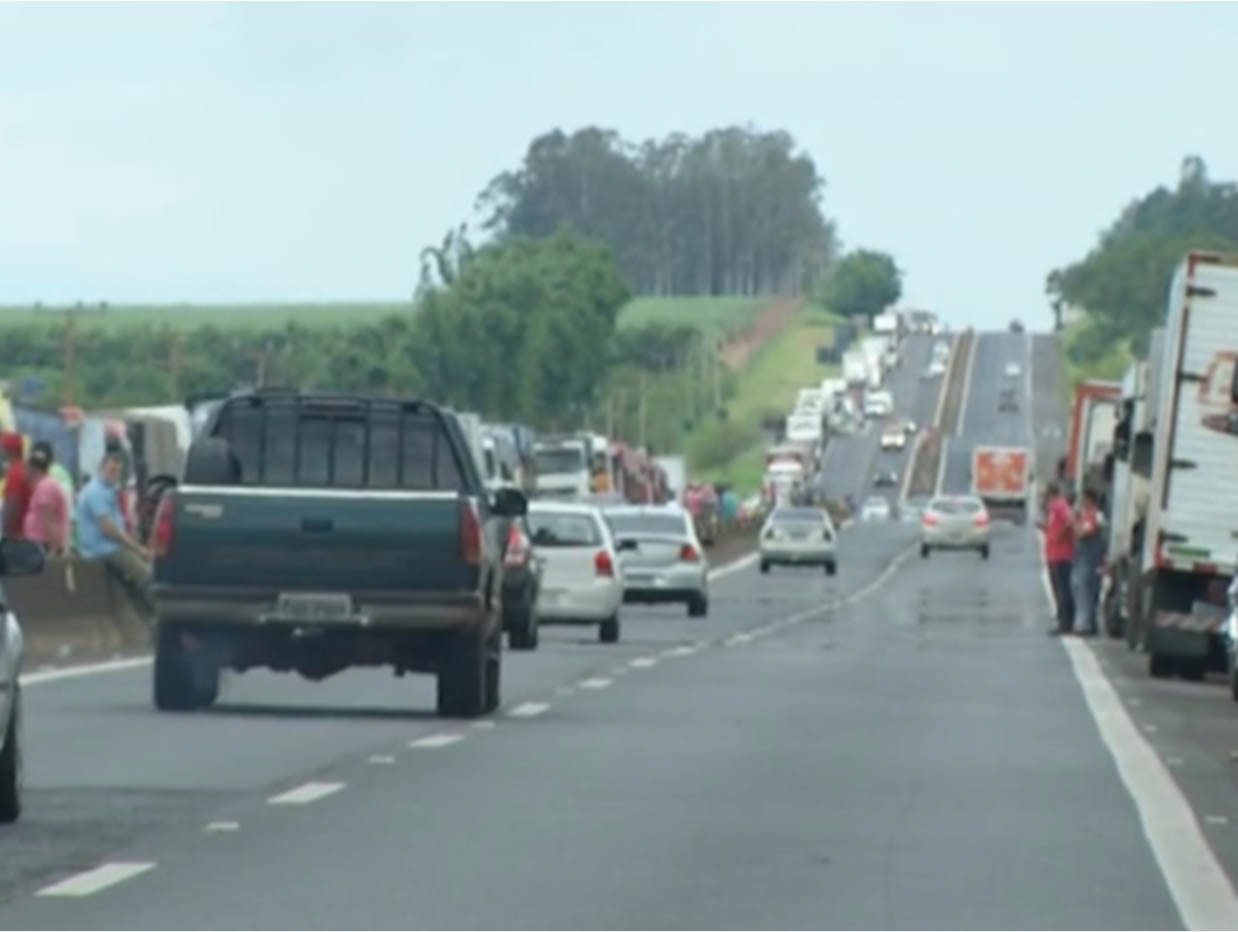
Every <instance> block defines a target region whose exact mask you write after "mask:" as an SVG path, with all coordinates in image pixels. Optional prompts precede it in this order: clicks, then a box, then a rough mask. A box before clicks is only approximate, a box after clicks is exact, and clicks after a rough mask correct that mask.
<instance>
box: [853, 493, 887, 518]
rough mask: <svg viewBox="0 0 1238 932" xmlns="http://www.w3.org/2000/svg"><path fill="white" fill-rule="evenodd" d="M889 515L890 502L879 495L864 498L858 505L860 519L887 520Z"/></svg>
mask: <svg viewBox="0 0 1238 932" xmlns="http://www.w3.org/2000/svg"><path fill="white" fill-rule="evenodd" d="M890 517H891V511H890V502H889V500H888V499H885V498H882V497H881V496H880V495H874V496H872V497H871V498H866V499H865V500H864V504H863V505H862V506H861V507H860V520H861V521H889V520H890Z"/></svg>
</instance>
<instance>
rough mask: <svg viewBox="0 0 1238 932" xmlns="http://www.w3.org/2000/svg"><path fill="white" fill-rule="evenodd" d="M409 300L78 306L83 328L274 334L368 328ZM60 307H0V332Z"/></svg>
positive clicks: (55, 314) (52, 317) (51, 317)
mask: <svg viewBox="0 0 1238 932" xmlns="http://www.w3.org/2000/svg"><path fill="white" fill-rule="evenodd" d="M412 309H413V305H412V302H411V301H410V302H403V303H402V302H398V301H387V302H384V301H352V302H349V301H340V302H324V303H321V304H312V303H304V304H117V305H109V306H107V307H105V308H100V307H99V306H97V305H94V306H90V307H83V308H82V309H81V310H80V311H79V312H78V320H79V322H80V323H81V325H82V326H90V327H95V326H107V327H122V326H125V325H150V326H155V327H161V326H164V325H167V326H171V327H173V328H175V329H177V330H192V329H194V328H196V327H204V326H208V325H213V326H216V327H221V328H227V329H233V330H278V329H282V328H283V327H284V325H285V324H288V323H290V322H293V321H295V322H297V323H299V324H303V325H304V326H307V327H340V326H355V325H364V324H372V323H374V322H376V321H378V320H381V319H382V318H384V317H389V316H390V315H392V314H409V313H412ZM63 319H64V309H63V308H61V307H56V306H51V305H49V306H47V307H44V308H34V307H31V306H29V305H26V306H24V307H13V306H4V307H0V328H4V327H11V326H25V325H29V324H37V323H59V322H61V321H63Z"/></svg>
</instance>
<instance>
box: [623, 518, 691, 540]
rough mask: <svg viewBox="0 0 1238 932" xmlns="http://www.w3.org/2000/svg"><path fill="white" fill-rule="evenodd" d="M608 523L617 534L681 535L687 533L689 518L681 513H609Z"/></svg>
mask: <svg viewBox="0 0 1238 932" xmlns="http://www.w3.org/2000/svg"><path fill="white" fill-rule="evenodd" d="M606 521H607V523H609V524H610V527H611V530H612V531H614V532H615V534H616V536H620V535H640V534H656V535H659V536H664V537H667V536H679V535H683V534H686V533H687V529H688V522H687V519H686V518H684V517H682V516H680V515H631V514H629V515H624V514H608V515H607V516H606Z"/></svg>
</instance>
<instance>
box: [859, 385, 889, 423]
mask: <svg viewBox="0 0 1238 932" xmlns="http://www.w3.org/2000/svg"><path fill="white" fill-rule="evenodd" d="M893 412H894V397H893V396H892V395H891V394H890V393H889V392H887V391H877V392H869V393H868V394H867V395H866V396H865V398H864V414H865V416H866V417H885V416H886V415H888V414H892V413H893Z"/></svg>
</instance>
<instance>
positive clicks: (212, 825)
mask: <svg viewBox="0 0 1238 932" xmlns="http://www.w3.org/2000/svg"><path fill="white" fill-rule="evenodd" d="M240 830H241V823H240V822H207V823H206V827H205V828H203V829H202V831H204V832H211V833H215V832H239V831H240Z"/></svg>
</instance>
